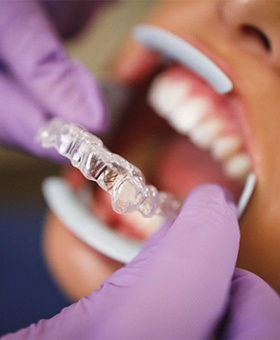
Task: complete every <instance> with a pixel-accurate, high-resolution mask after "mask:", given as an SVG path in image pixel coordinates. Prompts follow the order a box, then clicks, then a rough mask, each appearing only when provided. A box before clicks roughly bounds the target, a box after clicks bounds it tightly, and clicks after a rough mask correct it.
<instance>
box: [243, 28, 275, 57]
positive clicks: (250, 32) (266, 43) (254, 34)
mask: <svg viewBox="0 0 280 340" xmlns="http://www.w3.org/2000/svg"><path fill="white" fill-rule="evenodd" d="M240 29H241V33H242V34H244V35H246V36H248V37H249V38H253V39H255V40H257V41H259V42H260V43H261V44H262V46H263V47H264V48H265V50H266V51H267V52H270V51H271V50H272V46H271V42H270V40H269V38H268V37H267V35H266V34H265V33H264V32H263V31H262V30H260V29H259V28H257V27H255V26H252V25H249V24H245V25H242V26H241V28H240Z"/></svg>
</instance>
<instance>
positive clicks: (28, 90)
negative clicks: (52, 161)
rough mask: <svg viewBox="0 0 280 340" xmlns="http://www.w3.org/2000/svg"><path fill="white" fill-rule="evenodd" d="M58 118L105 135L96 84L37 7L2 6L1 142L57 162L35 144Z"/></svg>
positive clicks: (22, 3)
mask: <svg viewBox="0 0 280 340" xmlns="http://www.w3.org/2000/svg"><path fill="white" fill-rule="evenodd" d="M80 5H82V4H80ZM53 116H60V117H63V118H64V119H66V120H67V121H71V122H74V123H77V124H80V125H82V126H83V127H85V128H86V129H88V130H90V131H93V132H99V131H101V130H103V129H104V128H105V126H106V114H105V108H104V105H103V103H102V100H101V98H100V92H99V89H98V86H97V83H96V80H95V79H94V78H93V77H92V75H91V74H90V73H89V71H88V70H86V69H85V67H83V66H82V65H81V64H79V63H78V62H76V61H73V60H70V59H69V58H68V56H67V54H66V52H65V50H64V49H63V47H62V45H61V43H60V41H59V39H58V36H57V35H56V32H55V30H54V27H53V26H52V25H51V23H50V22H49V21H48V19H47V17H46V16H45V15H44V12H43V11H42V9H41V7H40V5H39V4H38V3H37V2H36V1H33V0H30V1H10V0H7V1H5V0H4V1H1V3H0V142H2V143H6V144H9V145H13V146H17V147H22V148H24V149H26V150H28V151H30V152H33V153H35V154H39V155H43V154H49V153H50V152H51V153H52V155H53V157H55V156H56V153H55V152H54V151H52V150H51V151H50V150H46V149H43V148H42V147H41V146H40V145H39V144H36V143H35V142H34V136H35V135H36V132H37V130H38V129H39V128H40V127H41V126H42V125H43V124H44V123H45V122H46V121H47V120H48V119H49V118H51V117H53Z"/></svg>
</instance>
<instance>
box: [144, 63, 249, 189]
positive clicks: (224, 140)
mask: <svg viewBox="0 0 280 340" xmlns="http://www.w3.org/2000/svg"><path fill="white" fill-rule="evenodd" d="M149 102H150V105H151V106H152V107H153V109H154V110H155V112H156V113H157V114H158V115H159V116H161V117H163V118H164V119H165V120H166V121H167V122H168V123H169V124H170V126H172V127H173V128H174V130H175V131H176V132H178V133H179V134H180V135H182V136H185V137H186V138H189V140H190V141H191V142H192V143H193V144H194V145H195V146H196V147H198V148H199V149H200V150H205V151H207V152H209V155H211V158H212V159H213V160H215V161H217V162H219V163H220V165H221V167H222V170H223V174H224V175H225V176H226V177H228V179H229V180H236V181H239V182H240V183H242V182H243V181H244V180H245V178H246V177H247V175H248V173H249V172H250V171H251V161H250V158H249V156H248V155H247V152H246V151H245V146H244V142H243V138H242V136H241V135H240V133H241V132H240V128H239V126H238V124H239V122H238V121H235V117H234V116H233V114H232V112H229V109H230V108H229V107H228V104H227V105H225V103H224V102H225V100H224V99H223V98H221V97H220V96H218V95H216V94H215V93H213V92H209V89H208V87H207V86H206V85H205V84H203V83H202V82H201V80H200V79H199V78H197V77H196V76H195V75H194V74H193V73H191V72H190V71H188V70H187V69H185V68H182V67H180V66H175V67H171V68H169V69H168V70H167V71H165V72H163V73H162V74H160V75H158V76H157V78H156V79H155V80H154V81H153V84H152V86H151V88H150V91H149ZM186 152H187V150H186ZM197 161H198V159H197Z"/></svg>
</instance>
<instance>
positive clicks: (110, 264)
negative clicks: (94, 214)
mask: <svg viewBox="0 0 280 340" xmlns="http://www.w3.org/2000/svg"><path fill="white" fill-rule="evenodd" d="M147 22H148V23H151V24H153V25H156V26H159V27H162V28H165V29H167V30H168V31H170V32H172V33H175V34H176V35H178V36H180V37H182V38H184V39H186V40H189V41H195V42H196V44H197V45H199V46H202V48H203V49H205V50H207V52H208V54H209V55H210V56H213V59H215V61H216V60H218V63H219V66H220V67H222V69H223V70H224V71H225V72H226V73H227V74H228V76H229V77H230V78H231V80H232V81H233V84H234V89H233V91H232V92H231V93H229V94H227V95H226V96H228V98H230V99H231V100H232V101H233V102H237V103H242V108H244V109H243V110H242V121H243V124H244V130H245V131H246V133H245V135H246V137H245V138H246V148H247V151H248V153H249V156H250V159H251V162H252V167H253V170H254V171H255V173H256V174H257V186H256V189H255V192H254V194H253V196H252V199H251V201H250V204H249V206H248V209H247V210H246V212H245V214H244V215H243V216H242V219H241V220H240V229H241V244H240V253H239V257H238V263H237V266H238V267H241V268H244V269H247V270H250V271H252V272H254V273H256V274H258V275H259V276H261V277H262V278H264V279H265V280H266V281H267V282H268V283H270V284H271V285H272V287H274V288H275V289H276V290H277V291H278V292H280V271H279V265H280V252H279V244H280V209H279V206H280V196H279V193H280V171H279V169H280V155H279V145H280V133H279V128H280V114H279V107H280V2H279V1H274V0H263V1H262V0H247V1H244V0H243V1H242V0H234V1H222V0H217V1H216V0H205V1H197V0H195V1H175V0H171V1H164V2H162V3H161V4H160V5H159V7H158V8H157V9H156V10H155V11H154V12H153V13H152V14H151V15H150V16H149V18H148V19H147ZM147 56H148V57H147ZM157 58H158V57H157V56H156V55H154V54H151V52H147V51H146V50H144V49H143V48H142V47H141V46H139V45H138V44H136V43H135V42H129V43H128V44H127V45H126V46H125V48H124V49H123V50H122V52H121V53H120V54H119V56H118V58H117V61H116V63H115V66H114V70H113V75H114V77H115V78H116V79H117V80H119V81H121V82H125V83H130V84H134V85H135V84H136V83H137V84H140V83H141V82H142V81H143V79H142V78H143V77H144V75H145V74H147V73H149V72H150V70H151V69H152V68H153V67H154V62H155V60H157ZM141 117H142V116H141ZM135 119H136V118H135ZM143 119H144V118H143ZM132 123H133V122H132ZM132 123H131V124H132ZM138 124H139V123H138ZM143 124H144V123H143ZM124 129H125V128H124ZM119 135H121V134H119ZM127 138H128V139H129V138H130V137H129V135H128V136H127ZM136 139H137V138H136ZM122 144H124V145H126V147H125V148H122V151H123V155H124V156H125V157H127V158H129V159H130V160H131V161H133V162H134V163H136V165H138V166H139V167H140V168H141V169H142V170H143V172H145V171H144V169H145V167H146V165H145V164H146V163H147V162H148V161H149V160H147V159H146V158H145V157H144V156H143V155H142V156H141V160H137V157H136V156H135V148H137V146H134V148H133V145H132V147H131V149H130V148H128V147H127V145H128V144H129V143H126V141H125V140H123V141H122ZM132 144H133V143H132ZM131 155H133V157H131ZM130 157H131V158H130ZM143 168H144V169H143ZM171 189H172V188H171ZM180 190H181V189H180ZM180 190H179V189H177V188H176V186H175V185H174V190H173V191H175V193H176V194H178V195H182V196H184V192H179V191H180ZM182 190H183V191H184V189H182ZM45 236H46V237H45V241H44V244H45V247H44V248H45V253H46V257H47V260H48V262H49V263H50V267H51V269H52V271H53V272H54V274H55V276H56V277H57V278H58V282H59V283H60V285H61V286H62V288H63V289H64V290H65V291H66V294H67V295H68V296H70V297H71V298H73V299H77V298H79V297H80V296H83V295H85V294H88V293H89V292H90V291H91V290H92V289H96V288H98V286H99V283H100V281H102V280H103V279H105V278H106V277H108V276H109V275H110V273H111V272H113V271H114V270H116V269H118V268H119V267H120V264H119V263H117V262H115V261H112V260H109V259H107V258H105V257H103V256H100V255H99V254H97V253H96V252H95V251H94V250H92V249H90V248H89V247H87V246H86V245H85V244H83V243H82V242H81V241H79V240H77V239H76V238H75V237H74V236H73V235H72V234H71V233H70V232H68V231H67V230H66V229H65V228H64V227H63V226H62V225H61V224H60V223H59V222H58V221H57V219H56V218H54V217H53V218H52V220H51V221H48V223H47V225H46V233H45ZM58 236H59V238H60V239H63V240H64V241H63V244H64V245H66V244H68V245H70V244H71V247H70V249H72V250H73V249H74V248H75V247H76V249H77V251H76V250H75V251H76V256H75V261H72V262H71V263H70V264H69V262H68V265H67V266H65V263H66V262H67V256H66V255H65V263H63V261H64V260H62V258H61V256H60V255H59V252H62V249H61V244H62V243H60V244H59V245H56V246H55V242H54V241H53V240H55V239H56V240H57V239H58ZM68 241H69V243H68ZM70 249H69V254H70V253H71V252H70ZM64 254H67V252H64ZM97 257H98V258H99V260H100V259H101V260H100V261H96V259H97ZM57 258H60V263H58V262H59V261H57V260H56V259H57ZM84 258H85V259H86V260H84ZM82 263H83V265H82ZM66 267H67V268H68V269H69V270H68V269H67V270H64V269H65V268H66ZM70 267H71V268H70ZM93 268H96V270H94V269H93ZM77 273H80V277H81V279H80V280H79V281H80V282H85V284H84V287H81V284H80V283H79V284H77V285H75V284H74V283H73V281H75V280H73V277H76V276H77V275H79V274H77ZM73 275H74V276H73ZM69 282H70V284H69Z"/></svg>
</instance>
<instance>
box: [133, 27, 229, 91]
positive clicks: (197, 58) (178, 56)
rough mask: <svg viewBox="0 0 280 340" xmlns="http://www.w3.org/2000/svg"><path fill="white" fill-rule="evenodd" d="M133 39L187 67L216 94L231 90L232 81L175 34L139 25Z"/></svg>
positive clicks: (134, 31)
mask: <svg viewBox="0 0 280 340" xmlns="http://www.w3.org/2000/svg"><path fill="white" fill-rule="evenodd" d="M133 37H134V39H135V40H137V41H138V42H140V43H142V44H143V45H144V46H146V47H148V48H151V49H153V50H155V51H158V52H160V53H161V54H162V55H163V56H165V57H168V58H170V59H172V60H176V61H178V62H180V63H181V64H182V65H185V66H187V67H188V68H190V69H191V70H193V71H194V72H195V73H197V74H199V75H200V77H201V78H202V79H204V80H205V81H206V82H208V83H209V84H210V85H211V86H212V87H213V88H214V89H215V90H216V91H217V92H218V93H221V94H225V93H228V92H230V91H231V90H232V88H233V84H232V81H231V80H230V79H229V78H228V76H227V75H226V74H225V73H224V72H223V71H222V70H221V68H219V67H218V66H217V65H216V64H215V63H214V62H213V61H212V60H211V59H209V58H208V57H207V56H206V55H205V54H204V53H202V52H200V51H199V50H198V49H197V48H195V47H194V46H193V45H191V44H189V43H188V42H187V41H186V40H183V39H182V38H180V37H178V36H176V35H175V34H172V33H170V32H168V31H166V30H164V29H162V28H159V27H156V26H151V25H141V26H137V27H136V28H135V29H134V30H133Z"/></svg>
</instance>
